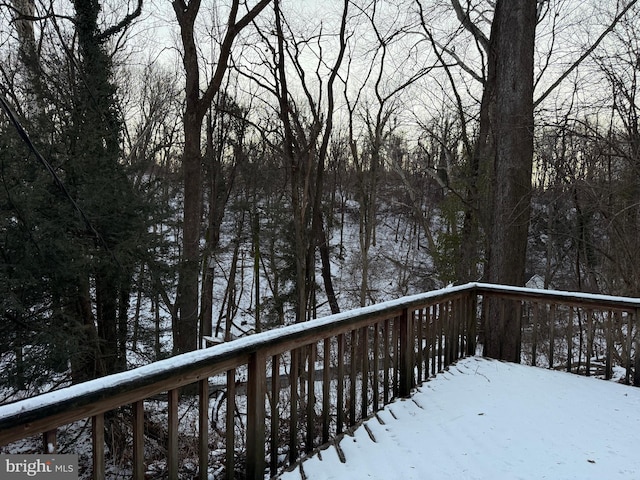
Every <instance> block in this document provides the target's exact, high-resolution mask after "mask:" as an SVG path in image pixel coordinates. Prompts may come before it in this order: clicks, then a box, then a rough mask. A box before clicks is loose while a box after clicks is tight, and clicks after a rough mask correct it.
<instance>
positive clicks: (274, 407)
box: [269, 355, 280, 477]
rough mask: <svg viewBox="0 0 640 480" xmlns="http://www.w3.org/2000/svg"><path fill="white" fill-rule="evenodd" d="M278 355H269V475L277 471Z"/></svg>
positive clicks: (278, 417)
mask: <svg viewBox="0 0 640 480" xmlns="http://www.w3.org/2000/svg"><path fill="white" fill-rule="evenodd" d="M279 359H280V356H279V355H273V356H272V357H271V439H270V462H269V468H270V472H271V476H272V477H275V475H276V474H277V473H278V444H279V443H278V433H279V429H280V413H279V405H280V362H279Z"/></svg>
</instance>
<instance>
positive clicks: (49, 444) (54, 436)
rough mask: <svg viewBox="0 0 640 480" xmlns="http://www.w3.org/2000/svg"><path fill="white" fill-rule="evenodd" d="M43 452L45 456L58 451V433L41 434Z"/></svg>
mask: <svg viewBox="0 0 640 480" xmlns="http://www.w3.org/2000/svg"><path fill="white" fill-rule="evenodd" d="M42 444H43V451H44V453H46V454H54V453H56V452H57V451H58V431H57V430H56V429H54V430H48V431H46V432H44V433H43V434H42Z"/></svg>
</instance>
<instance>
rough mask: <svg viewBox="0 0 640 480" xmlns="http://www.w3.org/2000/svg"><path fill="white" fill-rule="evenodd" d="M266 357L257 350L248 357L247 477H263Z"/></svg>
mask: <svg viewBox="0 0 640 480" xmlns="http://www.w3.org/2000/svg"><path fill="white" fill-rule="evenodd" d="M266 391H267V375H266V359H265V356H264V353H262V352H260V351H257V352H255V353H252V354H251V356H250V357H249V370H248V379H247V478H250V479H256V480H257V479H260V480H262V479H264V469H265V460H264V456H265V450H264V441H265V422H264V420H265V418H264V417H265V405H264V402H265V395H266Z"/></svg>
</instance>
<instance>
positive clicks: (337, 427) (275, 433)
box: [0, 283, 640, 478]
mask: <svg viewBox="0 0 640 480" xmlns="http://www.w3.org/2000/svg"><path fill="white" fill-rule="evenodd" d="M489 297H494V298H499V299H504V301H509V302H511V301H515V302H518V303H520V304H521V305H525V304H527V305H531V306H535V307H532V309H531V312H532V313H531V318H530V319H529V320H527V322H523V323H522V325H523V327H522V328H523V331H524V329H529V330H530V332H529V330H528V332H529V333H527V334H528V335H530V336H531V337H532V338H531V341H530V343H529V344H530V345H531V347H530V353H527V355H529V357H530V359H531V360H532V361H531V363H533V364H534V365H535V364H537V363H538V360H537V358H538V357H539V355H540V350H541V349H542V346H543V343H542V342H541V341H540V339H542V338H543V337H544V342H545V343H544V346H545V348H547V350H548V354H547V357H548V358H547V360H548V361H547V363H548V365H547V366H549V367H551V368H553V367H554V366H555V364H554V358H555V359H556V360H557V359H558V358H559V357H558V354H557V353H556V350H557V349H558V348H564V347H563V345H564V346H566V349H567V351H568V353H567V354H566V364H567V368H568V370H569V371H572V368H574V369H575V359H574V358H573V357H574V356H575V351H574V350H572V347H573V344H574V340H573V338H574V336H575V331H574V328H573V325H574V323H575V321H574V312H573V310H571V311H570V312H569V313H568V314H567V313H565V314H564V315H565V317H566V318H565V320H562V322H564V323H561V324H559V323H558V324H557V321H556V319H555V318H551V319H547V320H545V321H542V320H540V318H541V317H542V316H543V313H541V312H542V310H540V305H551V306H552V307H551V309H552V310H551V311H552V314H551V317H553V315H555V314H556V312H557V311H559V308H563V306H568V307H569V308H572V309H576V312H577V311H578V309H580V308H582V309H584V310H585V311H589V312H591V311H592V310H598V311H610V312H622V313H624V314H626V315H627V317H626V322H627V323H626V325H627V326H626V328H627V331H628V333H629V334H630V335H629V338H628V339H625V340H624V346H623V347H624V349H625V352H626V353H625V355H626V357H625V358H626V363H627V367H630V362H631V355H632V349H633V347H634V345H632V340H631V339H632V337H633V335H632V333H633V328H634V327H633V325H634V323H633V321H632V320H633V319H637V318H638V312H640V300H638V299H633V298H628V297H610V296H605V295H594V294H583V293H574V292H560V291H546V290H535V289H527V288H518V287H508V286H503V285H492V284H485V283H469V284H466V285H461V286H456V287H449V288H445V289H441V290H436V291H432V292H427V293H423V294H419V295H413V296H410V297H404V298H402V299H399V300H394V301H390V302H384V303H380V304H376V305H372V306H369V307H365V308H360V309H357V310H353V311H349V312H343V313H339V314H336V315H331V316H328V317H325V318H321V319H317V320H312V321H309V322H305V323H300V324H296V325H290V326H287V327H282V328H278V329H275V330H271V331H265V332H262V333H259V334H255V335H252V336H249V337H245V338H242V339H239V340H235V341H232V342H228V343H223V344H219V345H216V346H214V347H210V348H207V349H203V350H198V351H195V352H190V353H186V354H183V355H179V356H176V357H172V358H169V359H165V360H161V361H158V362H155V363H153V364H150V365H146V366H143V367H139V368H136V369H133V370H130V371H127V372H122V373H118V374H115V375H110V376H107V377H104V378H100V379H96V380H92V381H89V382H85V383H82V384H78V385H73V386H70V387H67V388H64V389H61V390H57V391H54V392H50V393H47V394H44V395H40V396H38V397H35V398H32V399H26V400H22V401H18V402H15V403H12V404H8V405H3V406H0V446H1V445H7V444H9V443H11V442H13V441H15V440H19V439H23V438H26V437H29V436H32V435H34V434H40V433H44V435H45V444H46V443H53V444H54V445H55V429H57V428H58V427H60V426H62V425H67V424H71V423H73V422H75V421H78V420H84V419H87V418H91V419H92V425H93V433H92V441H93V446H94V451H93V476H94V478H102V477H103V476H104V468H105V466H104V431H103V430H104V422H105V416H104V415H105V414H106V413H108V412H110V411H113V410H116V409H118V408H119V407H123V406H127V405H132V406H133V410H132V411H133V421H132V425H131V428H132V430H133V446H132V447H131V448H132V451H133V463H134V465H133V466H132V470H133V475H134V478H143V476H144V448H143V444H144V441H145V437H144V422H145V419H144V403H143V402H144V401H145V400H147V399H149V398H151V397H153V396H156V395H158V394H161V393H164V392H167V399H168V414H167V415H168V422H167V424H168V438H167V441H168V444H167V459H168V466H167V475H168V476H169V477H170V478H176V477H177V472H178V463H179V458H178V450H179V449H178V443H179V435H178V430H179V419H178V403H179V389H180V388H182V387H185V386H187V385H191V384H197V385H198V396H199V409H200V411H199V416H200V420H199V425H200V432H199V433H198V435H199V441H198V445H199V450H200V451H199V462H200V465H202V467H201V468H200V473H199V475H200V478H207V469H206V468H204V467H205V466H206V465H208V463H209V459H208V441H207V438H208V433H209V428H208V406H209V398H208V395H209V388H208V386H209V384H208V379H209V378H210V377H212V376H214V375H218V374H222V373H226V374H227V379H228V381H227V392H226V395H227V398H228V399H233V401H234V402H235V398H236V396H238V395H244V396H245V397H246V399H245V400H244V402H246V414H245V420H246V435H245V442H246V475H247V477H248V478H263V477H264V471H265V468H266V466H265V455H267V454H268V455H269V456H270V462H269V465H268V466H269V469H270V471H271V474H272V475H275V474H276V473H277V472H278V470H279V469H281V468H282V463H281V460H280V457H279V456H278V452H280V451H287V452H288V457H289V463H292V462H294V461H295V460H296V458H297V457H298V455H299V448H300V447H301V446H303V445H304V450H305V451H309V450H311V449H313V448H315V447H317V446H318V445H319V444H320V443H325V442H326V441H328V440H329V438H330V437H331V436H335V435H339V434H341V433H342V432H344V427H345V426H347V427H348V426H352V425H355V424H356V423H357V422H358V421H359V420H362V419H364V418H366V417H367V416H368V415H370V414H372V413H374V412H375V411H376V410H377V409H378V408H380V407H381V405H380V403H382V404H386V403H389V402H390V401H391V400H392V399H393V398H395V397H402V396H407V395H409V394H410V390H411V388H412V387H413V386H415V385H416V383H418V382H421V381H424V380H427V379H428V378H429V377H430V376H431V375H434V374H435V373H437V372H438V371H441V370H442V369H443V368H446V366H447V365H449V364H450V363H452V362H454V361H455V360H457V359H458V358H460V357H462V356H465V355H472V354H475V353H476V328H477V327H479V326H480V324H481V322H480V312H481V309H479V308H478V306H479V304H480V303H481V302H482V301H483V300H484V299H485V298H489ZM544 315H546V314H544ZM563 318H564V317H563ZM608 321H609V322H611V318H609V320H608ZM578 323H579V324H580V328H582V320H581V319H580V318H578ZM561 325H564V327H563V328H564V329H565V330H566V332H564V331H562V332H561V331H560V326H561ZM544 328H548V330H549V333H548V334H547V333H544V334H543V329H544ZM636 329H637V327H636ZM563 332H564V333H563ZM594 332H595V330H594V327H593V322H592V317H589V320H588V323H587V327H586V329H585V334H586V335H585V338H586V339H587V342H591V343H590V344H588V345H587V346H585V347H584V351H585V357H587V358H586V364H587V371H586V373H587V374H588V373H589V371H590V370H589V366H590V352H589V349H590V348H591V349H592V350H593V339H594V338H595V337H594V335H595V333H594ZM582 334H583V331H582V330H580V335H581V337H580V339H581V340H580V342H582ZM607 335H608V334H607ZM563 342H564V343H563ZM613 343H614V340H613V339H612V338H609V336H607V339H606V344H607V362H608V363H607V368H610V364H611V348H610V347H611V345H613ZM582 349H583V345H582V343H581V344H580V349H579V351H578V363H580V359H581V355H582ZM554 356H555V357H554ZM563 358H564V357H563ZM317 362H321V368H319V369H316V367H315V364H316V363H317ZM283 365H284V366H286V367H287V369H288V372H287V373H286V374H282V373H281V367H282V366H283ZM238 369H246V375H247V379H246V392H244V393H241V392H240V390H237V387H236V385H235V384H236V383H237V380H235V379H236V371H237V370H238ZM629 370H630V368H628V370H627V381H629V373H628V372H629ZM243 371H244V370H243ZM269 374H270V375H271V377H270V379H271V380H270V382H269V381H268V380H269V377H268V375H269ZM282 375H284V378H286V383H287V384H286V385H285V386H283V385H281V383H282V382H281V380H282V378H281V377H282ZM318 382H319V383H321V384H322V388H321V392H322V393H321V394H317V393H316V391H317V390H318V389H317V388H316V383H318ZM347 386H348V389H347ZM284 389H288V390H287V391H288V395H289V398H287V402H282V403H283V404H286V403H288V404H290V405H293V407H290V408H289V410H288V411H287V412H280V407H281V405H280V399H281V397H282V393H283V390H284ZM318 396H319V397H322V398H317V397H318ZM266 400H268V401H266ZM301 409H302V410H301ZM267 410H269V415H267ZM318 410H319V411H320V413H318ZM283 415H284V416H283ZM287 415H288V416H287ZM267 417H268V418H269V420H268V422H267ZM316 417H317V419H320V418H322V428H321V432H316V431H315V430H314V429H315V428H316V423H315V420H316ZM305 421H306V425H304V422H305ZM232 422H234V411H233V408H231V409H227V424H228V425H231V424H232ZM269 422H270V429H269V430H267V428H266V423H269ZM284 423H287V427H286V428H288V436H289V442H288V444H287V445H282V444H281V443H280V442H281V441H280V440H279V437H281V436H282V432H281V431H280V430H281V429H282V428H283V424H284ZM229 430H231V431H230V432H229ZM267 437H268V438H267ZM234 442H235V437H234V432H233V428H231V429H227V439H226V448H227V455H226V472H227V473H226V475H227V478H232V477H233V468H234V461H235V460H234V451H233V449H234V445H233V444H234Z"/></svg>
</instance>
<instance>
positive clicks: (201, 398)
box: [198, 377, 209, 480]
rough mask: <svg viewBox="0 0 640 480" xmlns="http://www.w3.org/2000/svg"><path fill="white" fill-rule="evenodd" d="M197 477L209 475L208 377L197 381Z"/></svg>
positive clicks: (201, 478)
mask: <svg viewBox="0 0 640 480" xmlns="http://www.w3.org/2000/svg"><path fill="white" fill-rule="evenodd" d="M198 407H199V408H198V410H199V417H198V478H199V479H200V480H207V478H208V476H209V472H208V470H209V379H208V378H206V377H205V378H203V379H202V380H200V381H199V382H198Z"/></svg>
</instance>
